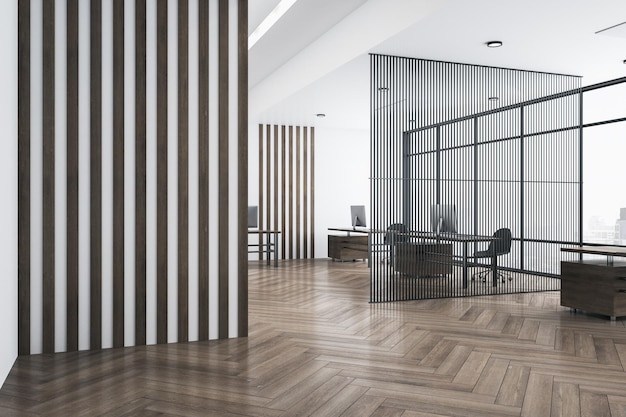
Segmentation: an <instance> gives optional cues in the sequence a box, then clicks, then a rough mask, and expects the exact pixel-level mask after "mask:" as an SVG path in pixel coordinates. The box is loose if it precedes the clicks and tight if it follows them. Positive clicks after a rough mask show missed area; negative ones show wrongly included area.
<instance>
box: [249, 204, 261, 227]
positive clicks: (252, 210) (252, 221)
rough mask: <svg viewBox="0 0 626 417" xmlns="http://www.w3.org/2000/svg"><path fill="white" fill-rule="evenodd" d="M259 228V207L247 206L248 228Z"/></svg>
mask: <svg viewBox="0 0 626 417" xmlns="http://www.w3.org/2000/svg"><path fill="white" fill-rule="evenodd" d="M256 227H259V207H258V206H248V228H256Z"/></svg>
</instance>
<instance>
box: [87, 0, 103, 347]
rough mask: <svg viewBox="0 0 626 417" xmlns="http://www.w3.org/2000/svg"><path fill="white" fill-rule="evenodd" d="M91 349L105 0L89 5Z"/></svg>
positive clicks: (98, 338)
mask: <svg viewBox="0 0 626 417" xmlns="http://www.w3.org/2000/svg"><path fill="white" fill-rule="evenodd" d="M89 26H90V70H89V71H90V92H89V94H90V120H89V130H90V135H89V136H90V138H91V142H90V146H89V152H90V156H89V159H90V163H89V182H90V196H89V202H90V204H89V229H90V232H89V233H90V254H89V274H90V277H91V281H90V284H89V292H90V297H89V311H90V322H89V323H90V324H89V334H90V335H89V347H90V348H91V349H100V348H101V347H102V0H91V4H90V25H89Z"/></svg>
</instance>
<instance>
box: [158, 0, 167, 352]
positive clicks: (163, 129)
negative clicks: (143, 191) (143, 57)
mask: <svg viewBox="0 0 626 417" xmlns="http://www.w3.org/2000/svg"><path fill="white" fill-rule="evenodd" d="M167 13H168V10H167V0H158V1H157V35H156V36H157V120H156V122H157V208H156V210H157V225H156V227H157V272H156V274H157V276H156V280H157V343H167V278H168V277H167V264H168V263H167V237H168V236H167V111H168V109H167V104H168V100H167V87H166V86H167ZM159 87H160V88H159Z"/></svg>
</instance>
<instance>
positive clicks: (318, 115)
mask: <svg viewBox="0 0 626 417" xmlns="http://www.w3.org/2000/svg"><path fill="white" fill-rule="evenodd" d="M315 116H317V117H320V118H322V117H326V113H317V114H316V115H315Z"/></svg>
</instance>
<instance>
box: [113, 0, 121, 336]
mask: <svg viewBox="0 0 626 417" xmlns="http://www.w3.org/2000/svg"><path fill="white" fill-rule="evenodd" d="M123 346H124V0H114V1H113V347H123Z"/></svg>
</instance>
